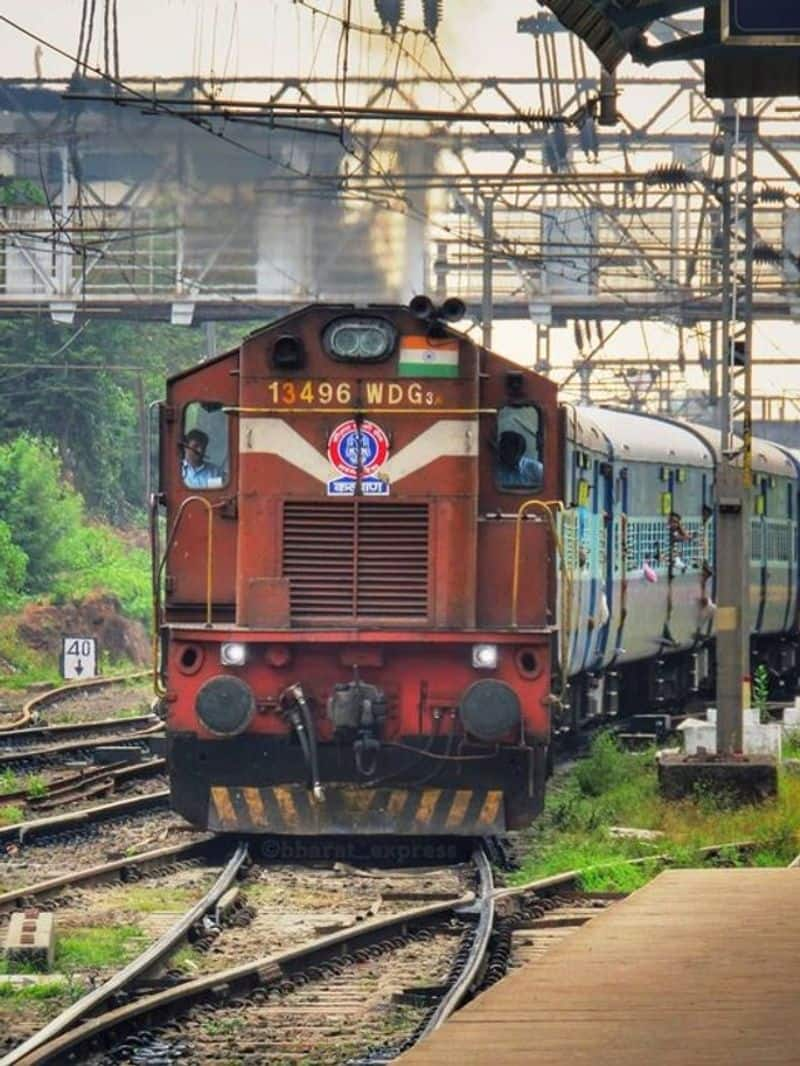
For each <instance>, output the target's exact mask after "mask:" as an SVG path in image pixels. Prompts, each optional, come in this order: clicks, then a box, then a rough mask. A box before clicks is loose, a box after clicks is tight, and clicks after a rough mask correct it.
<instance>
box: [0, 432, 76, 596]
mask: <svg viewBox="0 0 800 1066" xmlns="http://www.w3.org/2000/svg"><path fill="white" fill-rule="evenodd" d="M82 517H83V501H82V500H81V498H80V496H79V495H78V494H77V493H76V492H75V490H74V489H72V488H71V487H70V486H69V485H66V484H64V480H63V477H62V473H61V466H60V464H59V461H58V458H57V457H56V454H55V449H54V448H53V446H52V445H49V444H47V443H46V442H44V441H40V440H37V439H35V438H34V437H29V436H28V435H26V434H24V435H23V436H21V437H17V438H16V439H15V440H13V441H11V442H10V443H8V444H4V445H0V520H2V521H3V522H4V523H5V525H6V526H7V528H8V530H9V533H10V537H11V540H13V542H14V544H15V545H16V547H17V548H18V549H19V550H20V551H22V552H23V553H24V555H25V556H26V558H27V574H26V579H25V583H24V588H25V591H27V592H45V591H47V589H48V588H49V587H50V583H51V582H52V580H53V577H54V575H56V574H57V573H58V572H59V571H60V570H62V569H63V568H64V567H65V566H68V564H69V559H68V557H67V556H66V555H65V547H66V543H65V539H66V538H67V537H68V536H69V535H70V534H74V533H75V531H76V530H77V528H78V526H79V525H80V522H81V519H82ZM17 564H19V558H17Z"/></svg>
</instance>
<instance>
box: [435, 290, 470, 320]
mask: <svg viewBox="0 0 800 1066" xmlns="http://www.w3.org/2000/svg"><path fill="white" fill-rule="evenodd" d="M466 313H467V305H466V304H465V303H464V301H463V300H459V298H458V297H457V296H448V297H447V299H446V300H445V301H444V303H443V304H442V306H441V307H440V308H439V316H438V317H439V318H443V319H444V320H445V322H458V321H459V319H462V318H463V317H464V315H465V314H466Z"/></svg>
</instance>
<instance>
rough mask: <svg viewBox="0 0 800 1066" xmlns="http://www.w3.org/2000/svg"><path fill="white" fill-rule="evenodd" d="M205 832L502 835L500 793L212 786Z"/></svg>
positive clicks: (440, 789) (479, 790)
mask: <svg viewBox="0 0 800 1066" xmlns="http://www.w3.org/2000/svg"><path fill="white" fill-rule="evenodd" d="M208 827H209V829H213V830H214V831H215V832H218V833H287V834H305V835H316V834H320V835H324V834H327V833H331V834H335V833H376V834H390V833H391V834H398V835H401V836H408V835H412V836H413V835H423V834H431V833H434V834H439V835H447V836H449V835H453V836H492V835H494V834H495V833H502V832H503V831H504V830H505V816H504V811H503V793H502V792H501V791H500V790H499V789H454V788H425V789H403V788H377V789H362V788H353V787H348V786H345V785H332V786H326V787H325V791H324V798H323V799H322V800H316V799H315V798H314V796H313V795H312V794H311V792H310V791H309V790H308V789H305V788H302V787H300V786H298V785H277V786H275V787H273V788H255V787H253V788H248V787H246V786H237V787H234V786H230V785H212V787H211V789H210V792H209V802H208Z"/></svg>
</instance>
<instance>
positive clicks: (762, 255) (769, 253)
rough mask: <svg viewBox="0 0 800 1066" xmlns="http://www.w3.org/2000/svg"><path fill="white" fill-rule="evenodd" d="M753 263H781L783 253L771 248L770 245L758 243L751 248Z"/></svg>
mask: <svg viewBox="0 0 800 1066" xmlns="http://www.w3.org/2000/svg"><path fill="white" fill-rule="evenodd" d="M753 262H754V263H782V262H783V252H781V251H780V250H779V249H777V248H773V247H772V245H771V244H765V243H764V242H763V241H758V242H757V243H756V244H755V245H754V247H753Z"/></svg>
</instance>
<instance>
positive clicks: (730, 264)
mask: <svg viewBox="0 0 800 1066" xmlns="http://www.w3.org/2000/svg"><path fill="white" fill-rule="evenodd" d="M756 126H757V120H756V119H755V118H754V115H753V105H752V101H749V102H748V109H747V115H746V116H745V117H741V116H740V115H739V114H738V111H737V110H736V109H735V107H734V105H732V104H731V103H730V101H726V103H725V114H724V117H723V139H724V179H723V201H722V228H723V255H722V285H723V297H722V305H723V322H722V338H723V353H722V395H721V397H720V399H721V423H720V428H721V430H722V435H721V439H720V448H721V452H722V456H721V459H720V465H719V470H718V472H717V551H716V557H717V567H718V573H717V604H718V606H717V614H716V628H717V752H718V753H719V754H721V755H732V754H734V753H736V752H741V750H742V741H743V724H742V723H743V711H744V709H745V708H746V707H749V706H750V618H749V614H750V540H751V528H750V525H751V498H752V492H751V489H752V484H753V465H752V426H751V419H752V415H751V406H752V391H753V382H752V350H753V313H752V312H753V306H752V305H753V242H754V230H753V191H754V190H753V163H754V160H753V142H754V137H755V132H756ZM742 147H744V169H743V174H742V173H740V171H741V167H742V164H741V149H742ZM742 211H744V228H745V236H744V241H742V240H741V237H740V231H741V222H742V217H741V215H742ZM742 263H743V264H744V277H743V279H742V278H741V276H740V268H741V266H742ZM742 280H743V284H742ZM739 419H741V424H742V431H741V439H740V440H737V438H736V436H735V435H734V426H735V424H736V423H737V421H739Z"/></svg>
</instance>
